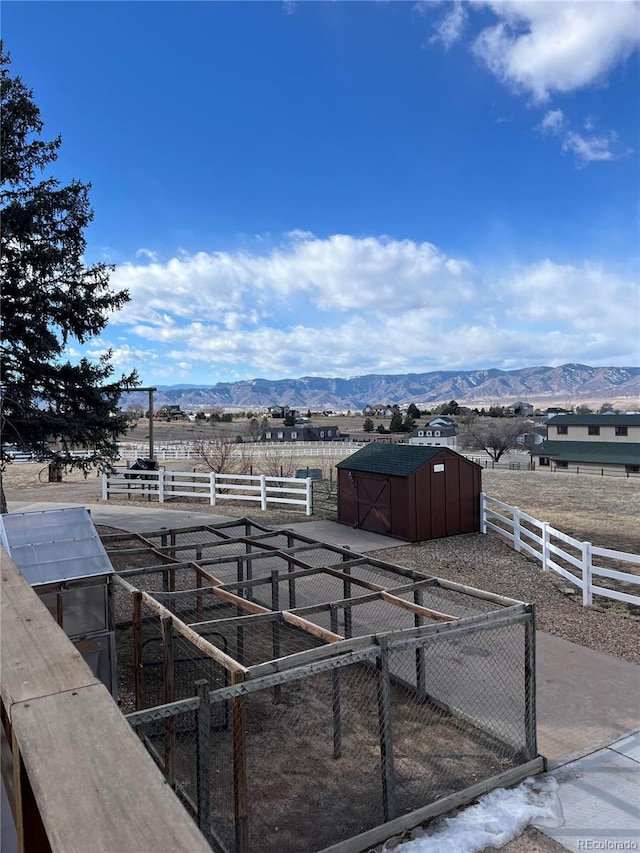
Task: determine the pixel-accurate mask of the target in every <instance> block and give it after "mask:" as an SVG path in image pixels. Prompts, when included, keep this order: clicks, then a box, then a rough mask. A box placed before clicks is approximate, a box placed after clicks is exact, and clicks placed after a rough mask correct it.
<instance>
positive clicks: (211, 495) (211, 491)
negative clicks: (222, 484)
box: [209, 471, 216, 506]
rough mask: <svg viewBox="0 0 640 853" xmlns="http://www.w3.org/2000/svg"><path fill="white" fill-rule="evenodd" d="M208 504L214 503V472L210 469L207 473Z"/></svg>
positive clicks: (213, 504)
mask: <svg viewBox="0 0 640 853" xmlns="http://www.w3.org/2000/svg"><path fill="white" fill-rule="evenodd" d="M209 504H210V505H211V506H215V505H216V472H215V471H212V472H211V473H210V474H209Z"/></svg>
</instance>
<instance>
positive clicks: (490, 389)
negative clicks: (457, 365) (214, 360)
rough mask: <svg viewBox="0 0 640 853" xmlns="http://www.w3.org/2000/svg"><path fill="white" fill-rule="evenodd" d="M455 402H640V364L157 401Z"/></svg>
mask: <svg viewBox="0 0 640 853" xmlns="http://www.w3.org/2000/svg"><path fill="white" fill-rule="evenodd" d="M449 400H457V402H458V403H461V404H464V405H467V406H468V405H471V406H492V405H509V404H511V403H514V402H517V401H520V400H521V401H524V402H529V403H532V404H534V405H538V406H540V405H543V404H544V405H546V406H549V405H554V404H558V405H563V404H564V405H566V404H567V403H574V404H579V403H580V402H588V401H590V400H610V401H611V402H613V403H616V404H618V405H619V404H620V401H622V400H628V402H629V404H631V405H635V407H637V406H638V405H639V401H640V367H589V366H588V365H586V364H563V365H560V366H559V367H525V368H521V369H520V370H498V369H497V368H493V369H489V370H460V371H457V370H456V371H454V370H436V371H432V372H430V373H404V374H397V375H386V374H376V373H371V374H368V375H366V376H354V377H351V378H348V379H331V378H324V377H319V376H303V377H301V378H300V379H251V380H246V381H239V382H218V383H217V384H216V385H211V386H202V385H198V386H197V387H196V386H188V385H184V384H183V385H178V386H159V387H158V390H157V392H156V394H155V406H156V407H157V406H161V405H165V404H173V405H179V406H180V407H181V408H182V409H183V410H185V411H197V410H198V409H202V408H207V407H211V406H220V407H225V408H229V409H233V408H235V409H238V408H240V409H251V408H254V409H257V408H264V407H265V406H277V405H280V406H290V407H292V408H304V409H313V410H314V411H318V410H328V409H331V410H340V411H343V410H347V409H350V410H352V411H353V410H361V409H362V408H364V406H366V405H368V404H371V405H374V404H378V403H382V404H387V403H389V404H394V403H397V404H399V405H402V404H408V403H416V404H417V405H420V404H428V405H429V406H434V405H437V404H439V403H443V402H447V401H449ZM146 401H147V395H146V394H145V393H144V392H131V393H129V394H127V395H125V397H124V398H123V404H124V405H127V404H132V403H141V404H142V405H146Z"/></svg>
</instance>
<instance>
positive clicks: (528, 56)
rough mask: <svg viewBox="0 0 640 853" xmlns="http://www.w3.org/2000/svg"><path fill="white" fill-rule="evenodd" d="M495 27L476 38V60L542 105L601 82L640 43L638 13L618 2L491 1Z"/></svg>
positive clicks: (631, 4)
mask: <svg viewBox="0 0 640 853" xmlns="http://www.w3.org/2000/svg"><path fill="white" fill-rule="evenodd" d="M478 5H483V6H489V7H490V8H491V9H492V10H493V12H494V13H495V15H496V16H497V17H498V18H499V22H498V23H497V24H495V25H494V26H491V27H486V28H484V29H483V30H482V31H481V32H480V34H479V35H478V37H477V38H476V40H475V42H474V45H473V49H474V52H475V54H476V56H477V57H478V58H479V59H480V60H481V61H482V62H484V63H485V65H486V66H487V67H488V68H489V69H490V71H491V72H492V73H493V74H494V75H495V76H496V77H497V78H498V79H499V80H501V81H502V82H503V83H506V84H508V85H510V86H513V87H514V88H516V89H518V90H521V91H525V92H528V93H530V94H531V95H532V96H533V98H534V100H537V101H545V100H547V99H548V98H549V96H550V94H551V93H553V92H563V93H566V92H573V91H575V90H577V89H580V88H583V87H585V86H590V85H592V84H594V83H598V82H600V81H601V80H602V79H603V78H604V77H605V76H606V74H607V73H608V72H609V71H610V70H611V69H612V68H613V67H614V66H615V65H617V64H619V63H621V62H624V61H625V60H626V59H628V57H629V56H630V55H631V53H632V52H633V51H634V50H635V49H636V48H637V46H638V44H639V43H640V7H639V5H638V3H637V2H635V0H616V2H602V0H599V1H598V2H577V0H570V2H563V1H562V0H560V1H559V2H541V1H540V0H510V1H509V2H504V0H502V2H501V1H500V0H492V2H483V0H479V2H478Z"/></svg>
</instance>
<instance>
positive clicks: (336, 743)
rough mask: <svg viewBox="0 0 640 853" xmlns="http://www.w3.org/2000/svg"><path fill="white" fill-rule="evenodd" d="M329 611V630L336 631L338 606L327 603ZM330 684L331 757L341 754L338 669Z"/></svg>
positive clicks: (334, 671)
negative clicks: (331, 706) (331, 713)
mask: <svg viewBox="0 0 640 853" xmlns="http://www.w3.org/2000/svg"><path fill="white" fill-rule="evenodd" d="M329 609H330V613H331V617H330V618H331V630H332V631H333V633H334V634H337V633H338V627H339V626H338V607H337V605H335V604H330V605H329ZM331 684H332V694H333V757H334V758H340V757H341V756H342V708H341V705H340V670H339V669H334V670H333V672H332V673H331Z"/></svg>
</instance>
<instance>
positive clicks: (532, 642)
mask: <svg viewBox="0 0 640 853" xmlns="http://www.w3.org/2000/svg"><path fill="white" fill-rule="evenodd" d="M528 610H529V613H528V614H527V615H526V617H525V619H526V621H525V623H524V643H525V651H524V695H525V715H526V718H525V736H526V741H527V750H528V753H529V755H528V756H527V758H528V759H529V761H531V760H532V759H534V758H536V757H537V755H538V733H537V728H538V723H537V718H536V611H535V605H534V604H530V605H528Z"/></svg>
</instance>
